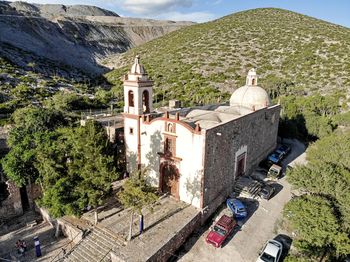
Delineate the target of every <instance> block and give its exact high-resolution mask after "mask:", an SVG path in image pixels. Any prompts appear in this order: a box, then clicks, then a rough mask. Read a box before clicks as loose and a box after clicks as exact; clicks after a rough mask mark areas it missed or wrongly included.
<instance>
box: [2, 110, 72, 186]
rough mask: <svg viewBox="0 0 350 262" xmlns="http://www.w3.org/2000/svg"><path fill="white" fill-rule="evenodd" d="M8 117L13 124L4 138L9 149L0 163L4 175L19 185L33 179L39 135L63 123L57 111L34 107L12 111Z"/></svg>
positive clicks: (61, 116)
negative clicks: (6, 137)
mask: <svg viewBox="0 0 350 262" xmlns="http://www.w3.org/2000/svg"><path fill="white" fill-rule="evenodd" d="M12 120H13V127H12V129H11V130H10V133H9V137H8V140H7V142H8V145H9V147H10V152H9V153H8V154H7V155H6V156H5V157H4V158H3V159H2V161H1V164H2V168H3V170H4V172H5V173H6V176H7V177H8V178H9V179H11V180H12V181H14V182H15V183H16V184H17V185H18V186H22V185H25V184H26V183H27V182H28V181H29V180H31V181H33V182H34V181H35V180H36V179H37V176H38V172H37V169H36V168H35V166H34V164H35V162H36V148H37V145H38V144H40V143H41V142H40V139H39V140H38V138H40V135H39V134H40V133H41V132H46V131H50V130H54V129H55V128H57V127H59V126H62V125H66V124H67V122H66V120H65V118H64V116H63V115H62V114H61V113H59V112H56V111H53V110H47V109H43V108H36V107H26V108H21V109H18V110H16V111H15V112H14V113H13V115H12Z"/></svg>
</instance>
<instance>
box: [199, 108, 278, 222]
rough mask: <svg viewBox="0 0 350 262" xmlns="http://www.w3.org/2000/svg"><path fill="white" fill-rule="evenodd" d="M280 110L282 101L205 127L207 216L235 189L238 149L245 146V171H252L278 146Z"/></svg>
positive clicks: (248, 172)
mask: <svg viewBox="0 0 350 262" xmlns="http://www.w3.org/2000/svg"><path fill="white" fill-rule="evenodd" d="M279 113H280V106H279V105H276V106H272V107H270V108H263V109H261V110H258V111H255V112H253V113H251V114H247V115H245V116H242V117H240V118H237V119H235V120H233V121H230V122H227V123H223V124H222V125H219V126H217V127H215V128H212V129H209V130H207V131H206V141H207V143H206V148H205V167H204V181H203V183H204V184H203V188H204V193H203V208H204V210H205V214H204V216H203V218H204V219H206V218H208V217H209V216H210V215H211V214H212V213H213V212H215V210H216V209H217V207H218V206H219V205H220V204H222V202H223V201H224V200H225V199H226V198H227V197H228V196H229V194H230V193H231V192H232V191H233V187H234V181H235V178H236V177H235V176H236V173H235V169H236V163H235V162H236V157H237V152H240V151H241V150H242V148H246V169H245V174H250V173H251V172H252V171H253V169H254V168H255V167H256V166H257V165H258V163H259V162H260V161H261V160H263V159H264V158H265V157H266V156H267V155H268V154H269V153H270V152H271V151H272V150H273V149H274V148H275V147H276V144H277V131H278V122H279Z"/></svg>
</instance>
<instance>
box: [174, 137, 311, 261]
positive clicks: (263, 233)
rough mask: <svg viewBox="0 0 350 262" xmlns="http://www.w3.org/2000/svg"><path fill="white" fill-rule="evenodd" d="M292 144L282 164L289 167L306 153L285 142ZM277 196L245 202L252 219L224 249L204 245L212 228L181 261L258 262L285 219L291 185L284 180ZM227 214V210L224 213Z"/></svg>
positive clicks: (297, 144)
mask: <svg viewBox="0 0 350 262" xmlns="http://www.w3.org/2000/svg"><path fill="white" fill-rule="evenodd" d="M286 142H288V143H290V144H292V148H293V150H292V153H291V154H290V155H289V156H288V157H287V159H285V160H284V161H283V164H284V165H286V164H288V163H289V162H290V161H292V160H293V159H294V158H296V157H297V156H298V155H300V154H301V153H302V152H304V151H305V147H304V145H303V144H301V143H300V142H298V141H296V140H289V141H286ZM278 184H279V186H278V185H277V186H278V187H279V188H277V191H279V192H277V194H276V193H275V195H274V196H273V198H271V199H270V200H269V201H267V200H258V201H255V202H254V200H251V201H247V200H246V201H244V202H245V203H246V204H248V210H249V211H250V214H249V215H250V217H248V219H247V220H246V221H243V225H242V226H241V228H240V229H239V230H238V231H235V232H234V234H233V235H232V236H231V239H229V241H227V242H226V243H224V246H223V248H220V249H216V248H214V247H212V246H210V245H208V244H207V243H206V242H205V237H206V236H207V234H208V232H209V229H207V230H205V231H204V232H203V233H202V232H201V233H200V236H199V237H198V235H197V236H193V237H192V238H190V239H189V240H188V241H187V242H186V244H185V245H184V250H182V252H181V253H180V255H179V258H178V261H181V262H189V261H201V262H206V261H208V262H216V261H219V262H226V261H233V262H251V261H256V259H257V257H258V253H259V251H260V250H261V248H262V247H263V246H264V244H265V242H266V241H267V240H268V239H273V238H274V237H276V234H277V232H276V231H277V227H278V226H277V224H278V222H279V221H280V219H281V218H282V210H283V207H284V205H285V204H286V203H287V202H288V201H289V200H290V198H291V186H290V185H289V184H288V182H287V181H286V178H285V177H283V178H282V179H280V180H279V181H278ZM225 212H227V209H224V210H223V211H221V212H220V214H219V216H218V217H220V216H221V214H223V213H225Z"/></svg>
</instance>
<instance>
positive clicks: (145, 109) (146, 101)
mask: <svg viewBox="0 0 350 262" xmlns="http://www.w3.org/2000/svg"><path fill="white" fill-rule="evenodd" d="M142 110H143V112H144V113H149V111H150V110H149V93H148V91H147V90H145V91H143V93H142Z"/></svg>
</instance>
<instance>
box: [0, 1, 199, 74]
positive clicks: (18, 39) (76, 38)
mask: <svg viewBox="0 0 350 262" xmlns="http://www.w3.org/2000/svg"><path fill="white" fill-rule="evenodd" d="M191 24H193V23H192V22H173V21H157V20H151V19H134V18H122V17H119V16H118V15H117V14H115V13H113V12H111V11H107V10H104V9H101V8H98V7H94V6H81V5H76V6H65V5H51V4H50V5H39V4H28V3H24V2H4V1H0V56H4V57H6V58H7V59H9V60H11V61H13V62H15V63H16V64H18V65H20V66H23V64H24V63H26V62H27V61H28V60H31V59H32V58H34V57H35V56H38V57H40V58H46V59H49V60H51V61H56V62H57V63H60V64H62V65H68V66H73V67H76V68H79V69H81V70H82V71H84V72H87V73H91V74H99V73H102V72H103V71H104V70H106V68H105V67H104V66H103V65H102V64H99V61H102V60H103V59H104V58H105V57H107V56H110V55H114V54H119V53H123V52H125V51H127V50H128V49H130V48H132V47H135V46H137V45H140V44H143V43H145V42H147V41H149V40H152V39H154V38H157V37H160V36H163V35H164V34H166V33H169V32H171V31H174V30H177V29H179V28H181V27H184V26H188V25H191ZM21 63H22V64H21Z"/></svg>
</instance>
